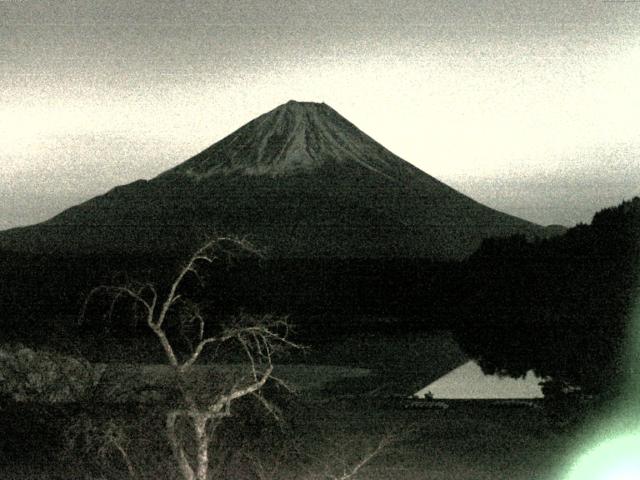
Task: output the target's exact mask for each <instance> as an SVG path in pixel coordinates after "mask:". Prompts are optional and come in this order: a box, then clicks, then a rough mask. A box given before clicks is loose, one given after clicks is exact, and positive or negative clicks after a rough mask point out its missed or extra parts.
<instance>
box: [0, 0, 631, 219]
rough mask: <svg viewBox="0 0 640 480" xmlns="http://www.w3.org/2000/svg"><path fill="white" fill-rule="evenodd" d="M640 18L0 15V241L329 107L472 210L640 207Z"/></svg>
mask: <svg viewBox="0 0 640 480" xmlns="http://www.w3.org/2000/svg"><path fill="white" fill-rule="evenodd" d="M639 82H640V1H634V0H626V1H598V0H584V1H581V0H570V1H569V0H567V1H559V0H555V1H544V0H531V1H515V0H514V1H504V0H503V1H498V0H485V1H483V0H476V1H474V2H468V1H467V0H450V1H445V0H437V1H429V2H425V1H422V0H421V1H418V0H415V1H414V0H411V1H408V0H407V1H387V2H383V1H365V0H351V1H348V0H347V1H344V0H343V1H335V2H330V1H323V2H320V1H318V2H308V1H291V0H288V1H266V0H254V1H249V0H245V1H234V2H215V1H211V2H199V1H189V2H177V1H176V2H170V1H145V2H141V1H132V0H126V1H125V0H108V1H102V0H79V1H73V2H65V1H59V0H55V1H39V0H14V1H3V2H0V228H8V227H11V226H15V225H23V224H29V223H34V222H36V221H41V220H44V219H46V218H48V217H50V216H52V215H53V214H55V213H57V212H59V211H60V210H62V209H63V208H66V207H69V206H71V205H73V204H76V203H78V202H79V201H82V200H85V199H87V198H90V197H92V196H94V195H96V194H100V193H103V192H104V191H106V190H108V189H110V188H111V187H113V186H115V185H118V184H122V183H128V182H131V181H133V180H136V179H138V178H150V177H152V176H155V175H156V174H158V173H160V172H162V171H164V170H166V169H167V168H169V167H171V166H174V165H176V164H178V163H180V162H182V161H184V160H186V159H187V158H188V157H190V156H192V155H194V154H195V153H197V152H198V151H200V150H202V149H203V148H205V147H206V146H208V145H210V144H211V143H214V142H215V141H217V140H219V139H221V138H222V137H223V136H225V135H226V134H228V133H230V132H231V131H233V130H235V129H236V128H238V127H240V126H241V125H242V124H244V123H246V122H247V121H249V120H251V119H252V118H254V117H255V116H257V115H259V114H261V113H264V112H266V111H268V110H271V109H272V108H274V107H276V106H277V105H279V104H281V103H284V102H286V101H287V100H289V99H296V100H305V101H319V102H326V103H328V104H329V105H331V106H332V107H333V108H335V109H336V110H337V111H338V112H340V113H341V114H342V115H343V116H345V117H346V118H347V119H349V120H350V121H351V122H353V123H354V124H356V125H357V126H358V127H359V128H361V129H362V130H364V131H365V132H366V133H368V134H369V135H370V136H372V137H373V138H374V139H376V140H378V141H379V142H380V143H382V144H383V145H385V146H386V147H387V148H389V149H390V150H391V151H393V152H394V153H396V154H398V155H399V156H401V157H403V158H404V159H406V160H407V161H409V162H411V163H413V164H414V165H416V166H418V167H419V168H421V169H422V170H424V171H426V172H427V173H429V174H431V175H433V176H435V177H437V178H439V179H440V180H442V181H444V182H445V183H448V184H449V185H451V186H453V187H455V188H457V189H458V190H460V191H462V192H464V193H466V194H468V195H470V196H472V197H473V198H475V199H477V200H479V201H481V202H483V203H485V204H487V205H489V206H492V207H494V208H498V209H499V210H502V211H506V212H508V213H512V214H515V215H518V216H521V217H523V218H526V219H528V220H532V221H535V222H539V223H543V224H549V223H563V224H565V225H572V224H575V223H576V222H579V221H589V219H590V217H591V215H592V214H593V213H594V212H595V211H596V210H598V209H600V208H602V207H605V206H608V205H611V204H616V203H619V202H620V201H621V200H623V199H624V198H629V197H631V196H632V195H634V194H640V187H639V185H640V127H639V126H640V88H638V84H639Z"/></svg>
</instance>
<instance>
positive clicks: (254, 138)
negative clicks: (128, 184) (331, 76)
mask: <svg viewBox="0 0 640 480" xmlns="http://www.w3.org/2000/svg"><path fill="white" fill-rule="evenodd" d="M398 162H401V163H405V162H404V161H403V160H401V159H399V158H398V157H396V156H395V155H393V154H392V153H391V152H389V151H388V150H386V149H385V148H384V147H382V145H380V144H378V143H377V142H375V141H374V140H373V139H371V138H370V137H368V136H367V135H365V134H364V133H363V132H361V131H360V130H359V129H358V128H357V127H355V126H354V125H353V124H352V123H351V122H349V121H348V120H346V119H345V118H344V117H343V116H341V115H340V114H339V113H338V112H336V111H335V110H334V109H333V108H331V107H330V106H328V105H327V104H325V103H316V102H299V101H296V100H289V101H288V102H286V103H284V104H282V105H280V106H278V107H276V108H274V109H273V110H271V111H269V112H267V113H265V114H263V115H261V116H259V117H257V118H256V119H254V120H252V121H251V122H249V123H247V124H246V125H244V126H243V127H241V128H239V129H238V130H236V131H235V132H233V133H231V134H230V135H228V136H227V137H225V138H223V139H222V140H220V141H219V142H217V143H215V144H214V145H212V146H211V147H209V148H207V149H206V150H204V151H203V152H201V153H199V154H198V155H196V156H195V157H192V158H191V159H189V160H187V161H186V162H184V163H182V164H181V165H178V166H177V167H175V168H174V169H172V170H170V171H169V172H167V174H168V173H171V174H182V175H186V176H189V177H192V178H199V179H201V178H206V177H210V176H214V175H231V174H233V175H238V174H240V175H252V176H253V175H268V176H272V177H278V176H283V175H292V174H308V173H311V172H313V171H317V170H319V169H322V168H325V167H329V168H331V169H332V171H334V172H335V171H336V169H340V168H343V167H346V168H349V169H353V168H362V167H364V168H366V169H368V170H370V171H374V172H378V173H383V174H384V175H385V176H394V173H396V170H397V163H398Z"/></svg>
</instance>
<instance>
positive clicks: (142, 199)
mask: <svg viewBox="0 0 640 480" xmlns="http://www.w3.org/2000/svg"><path fill="white" fill-rule="evenodd" d="M201 231H208V232H218V233H222V234H237V235H241V236H245V235H246V236H248V237H249V238H250V239H252V240H253V241H254V242H255V243H257V244H258V245H260V246H263V247H266V248H267V249H268V252H269V253H270V254H271V255H272V256H275V257H340V258H377V257H387V258H389V257H391V258H396V257H422V258H432V259H437V260H442V259H460V258H463V257H465V256H467V255H469V254H470V253H472V252H473V251H474V250H475V249H476V248H477V247H478V246H479V244H480V242H481V240H482V239H483V238H487V237H490V236H505V235H512V234H525V235H527V236H546V231H545V229H544V228H543V227H541V226H538V225H535V224H533V223H530V222H527V221H525V220H522V219H519V218H517V217H513V216H511V215H507V214H504V213H501V212H498V211H496V210H493V209H491V208H489V207H486V206H484V205H481V204H480V203H478V202H476V201H474V200H472V199H471V198H469V197H467V196H465V195H463V194H461V193H459V192H457V191H455V190H454V189H452V188H450V187H448V186H447V185H445V184H444V183H442V182H440V181H438V180H436V179H435V178H433V177H431V176H430V175H428V174H426V173H424V172H422V171H421V170H419V169H417V168H416V167H414V166H412V165H411V164H409V163H408V162H406V161H404V160H402V159H401V158H399V157H398V156H396V155H394V154H393V153H391V152H390V151H389V150H387V149H386V148H384V147H383V146H382V145H380V144H379V143H377V142H375V141H374V140H373V139H371V138H370V137H369V136H367V135H366V134H365V133H363V132H362V131H360V130H359V129H358V128H357V127H356V126H354V125H353V124H352V123H350V122H349V121H348V120H346V119H345V118H344V117H342V116H341V115H340V114H338V113H337V112H336V111H335V110H334V109H332V108H331V107H329V106H328V105H325V104H324V103H311V102H295V101H290V102H287V103H286V104H283V105H281V106H279V107H277V108H275V109H274V110H271V111H270V112H267V113H265V114H264V115H261V116H259V117H257V118H256V119H254V120H252V121H250V122H249V123H247V124H246V125H244V126H243V127H241V128H240V129H238V130H236V131H234V132H233V133H231V134H230V135H228V136H227V137H225V138H223V139H222V140H220V141H219V142H217V143H215V144H214V145H212V146H211V147H209V148H207V149H206V150H204V151H202V152H201V153H199V154H197V155H195V156H194V157H192V158H190V159H189V160H187V161H185V162H184V163H181V164H179V165H177V166H176V167H174V168H172V169H170V170H168V171H166V172H164V173H162V174H161V175H159V176H157V177H155V178H153V179H151V180H149V181H146V180H138V181H136V182H133V183H131V184H128V185H124V186H120V187H116V188H114V189H112V190H111V191H109V192H107V193H106V194H104V195H101V196H98V197H95V198H93V199H91V200H89V201H87V202H85V203H82V204H80V205H77V206H75V207H72V208H69V209H67V210H65V211H64V212H62V213H60V214H59V215H57V216H55V217H53V218H52V219H50V220H48V221H46V222H43V223H40V224H37V225H34V226H30V227H22V228H16V229H12V230H8V231H5V232H0V247H1V248H5V249H11V250H19V251H31V252H80V253H96V252H98V253H99V252H110V253H116V254H117V253H118V252H149V251H164V250H170V251H176V250H177V251H179V250H181V249H183V248H185V246H186V245H191V244H192V243H193V240H194V234H195V233H197V232H201Z"/></svg>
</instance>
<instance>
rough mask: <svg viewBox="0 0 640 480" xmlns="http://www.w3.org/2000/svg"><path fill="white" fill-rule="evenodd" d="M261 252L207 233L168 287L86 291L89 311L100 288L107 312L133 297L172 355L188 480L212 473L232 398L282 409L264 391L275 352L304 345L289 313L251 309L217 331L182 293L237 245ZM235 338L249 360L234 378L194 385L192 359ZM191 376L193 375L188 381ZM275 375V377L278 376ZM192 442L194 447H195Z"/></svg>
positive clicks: (177, 445)
mask: <svg viewBox="0 0 640 480" xmlns="http://www.w3.org/2000/svg"><path fill="white" fill-rule="evenodd" d="M234 251H235V252H244V253H250V254H259V252H258V251H257V249H256V248H255V247H254V246H253V245H252V244H250V243H249V242H247V241H246V240H242V239H238V238H234V237H215V238H212V239H210V240H208V241H206V242H205V243H204V244H203V245H202V246H201V247H200V248H198V249H197V250H196V251H195V252H194V253H193V255H192V256H191V257H190V258H189V259H188V261H187V262H186V264H184V265H183V266H182V267H181V268H180V269H179V271H178V273H177V275H176V276H175V277H174V278H173V280H172V282H171V284H170V285H169V287H168V289H167V291H166V293H164V294H161V293H160V291H159V289H158V288H156V286H155V285H153V284H151V283H136V282H128V283H127V284H124V285H117V286H107V285H102V286H99V287H96V288H94V289H93V290H92V291H91V292H90V293H89V294H88V296H87V298H86V300H85V303H84V307H83V309H82V314H81V318H84V317H85V315H86V312H87V307H88V306H89V304H90V302H91V301H92V300H93V299H94V297H96V296H97V295H106V296H107V298H108V299H109V301H110V304H109V312H108V314H109V315H110V316H111V315H113V312H114V309H115V307H116V304H117V303H118V302H120V301H124V300H128V301H130V302H132V304H133V305H134V306H135V307H137V308H138V309H139V311H140V312H141V317H142V319H143V321H144V322H146V325H147V326H148V327H149V329H150V330H151V331H152V332H153V333H154V334H155V337H156V338H157V340H158V342H159V344H160V345H161V347H162V350H163V352H164V356H165V358H166V361H167V363H168V364H169V365H170V366H171V367H172V368H173V371H174V372H175V379H176V383H177V385H178V386H179V390H180V391H181V397H182V398H181V399H180V402H178V404H177V405H176V406H175V408H173V407H172V408H171V409H170V410H169V411H168V412H167V415H166V432H167V436H168V439H169V442H170V444H171V448H172V451H173V455H174V457H175V461H176V462H177V466H178V470H179V472H180V475H181V477H182V478H183V479H184V480H207V479H208V478H209V475H210V465H209V464H210V459H209V446H210V443H211V441H212V435H213V432H214V430H215V428H216V426H217V425H219V423H220V422H221V421H222V420H223V419H224V418H227V417H230V416H231V415H232V413H233V412H232V404H233V403H234V402H235V401H237V400H239V399H241V398H243V397H247V396H253V397H255V398H257V399H258V400H259V401H260V402H261V403H262V405H264V406H265V407H266V408H267V410H268V411H269V412H270V413H271V414H273V415H276V416H277V415H278V412H277V409H276V408H275V406H274V405H272V404H271V403H270V402H269V401H268V400H267V399H265V398H264V397H263V396H262V395H261V389H262V388H263V387H264V386H265V384H266V383H267V382H268V381H269V380H270V379H275V377H274V376H273V355H274V353H276V352H277V351H278V350H280V349H282V348H287V347H292V348H299V346H298V345H297V344H295V343H294V342H292V341H291V340H289V339H288V334H289V324H288V322H287V320H286V318H282V317H276V316H271V315H264V316H259V317H255V316H251V315H246V314H241V315H239V316H237V317H236V318H235V319H233V320H232V321H231V322H229V323H218V324H217V325H216V327H217V328H216V329H215V333H213V334H208V333H207V332H209V331H210V330H211V328H209V327H210V325H209V324H208V320H209V319H207V318H205V317H206V315H205V314H203V312H202V309H201V308H200V305H199V304H197V303H193V302H191V301H189V300H188V299H187V298H183V294H182V293H181V288H182V287H183V286H184V285H183V284H184V283H185V280H186V278H187V277H188V276H194V277H196V278H198V279H199V280H200V281H201V279H200V273H199V268H201V267H202V266H203V265H206V264H212V263H214V262H216V261H218V260H220V259H222V258H223V257H225V256H227V255H230V254H231V253H232V252H234ZM170 317H171V318H172V321H173V322H176V321H177V323H178V326H179V330H180V332H181V336H182V338H183V339H184V338H186V339H188V342H187V343H188V344H189V345H190V348H188V349H187V351H186V352H183V351H180V349H178V348H177V347H176V344H177V342H176V340H175V339H174V340H173V342H172V338H173V337H172V336H171V335H169V334H168V323H169V318H170ZM229 343H235V344H236V345H237V346H238V347H239V349H240V350H241V351H242V352H243V353H244V355H245V357H246V368H243V369H242V372H241V374H239V375H236V376H235V378H234V379H233V381H232V382H231V383H224V382H223V384H221V385H219V386H218V387H219V388H218V389H217V391H216V392H215V393H211V391H210V390H209V391H207V392H206V394H201V392H198V389H197V388H194V385H193V381H192V380H193V379H192V378H191V377H190V374H191V373H192V370H193V367H194V365H195V364H196V362H197V361H198V359H199V358H200V357H201V355H202V354H203V352H204V351H205V349H207V348H209V349H210V350H212V353H213V358H214V359H215V358H216V354H217V352H218V350H219V349H220V347H221V346H222V345H225V344H229ZM190 380H191V381H190ZM276 380H277V379H276ZM179 424H183V425H187V426H189V427H190V431H191V439H188V440H189V441H187V440H186V439H185V438H184V435H180V431H179V428H178V426H179ZM189 447H191V448H189Z"/></svg>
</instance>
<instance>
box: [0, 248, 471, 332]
mask: <svg viewBox="0 0 640 480" xmlns="http://www.w3.org/2000/svg"><path fill="white" fill-rule="evenodd" d="M179 265H180V259H178V258H176V257H172V256H166V255H160V254H156V255H147V256H123V255H120V256H102V257H93V256H63V257H59V256H49V255H25V254H16V253H13V252H0V268H2V271H3V275H2V278H1V279H0V289H1V290H0V291H1V298H2V305H1V307H0V308H1V310H2V312H1V314H2V322H3V323H4V324H5V325H6V326H7V327H10V328H5V329H3V330H4V331H5V334H9V331H11V332H13V333H14V334H16V335H17V334H20V335H22V336H23V337H24V338H23V340H28V339H29V338H30V337H32V338H33V339H34V340H36V339H38V338H40V337H42V338H43V339H44V340H46V339H47V338H49V339H50V338H51V335H53V337H55V336H56V335H55V329H56V328H63V327H62V326H61V325H58V326H56V325H55V322H54V321H52V320H51V319H55V318H61V317H67V318H70V317H73V316H77V315H78V314H79V312H80V311H81V308H82V304H83V301H84V299H85V297H86V295H87V293H88V292H89V291H90V290H91V288H93V287H94V286H97V285H101V284H102V285H113V284H121V283H123V282H126V281H127V280H138V281H145V282H146V281H151V282H152V283H154V284H155V285H167V283H168V282H169V279H170V278H172V275H174V274H175V272H176V270H177V268H178V266H179ZM201 272H202V273H203V275H202V276H203V281H204V288H202V287H201V286H200V284H199V283H198V282H197V280H196V279H195V278H191V279H190V281H189V282H187V283H186V284H185V294H186V295H188V296H189V297H190V298H191V299H192V300H195V301H198V302H200V303H201V304H202V305H204V306H205V308H206V311H207V313H209V314H211V315H213V316H227V315H233V314H235V313H237V312H238V311H239V310H241V309H244V310H246V311H250V312H253V313H276V314H282V315H289V316H290V318H291V320H292V322H293V323H294V324H295V325H297V327H298V328H297V330H298V332H297V333H298V335H299V338H300V340H301V341H322V340H323V339H325V338H330V337H332V336H333V335H343V334H349V333H359V332H377V333H395V332H404V333H406V332H407V331H412V330H416V331H425V330H428V331H433V330H439V329H443V328H445V329H446V328H449V327H450V326H451V321H452V318H451V311H452V308H453V307H454V306H455V305H456V304H458V303H459V299H460V295H461V294H462V290H461V289H460V285H461V280H462V278H463V277H464V274H463V273H462V272H461V270H460V266H459V264H457V263H453V262H452V263H434V262H430V261H427V260H422V259H393V260H379V259H355V260H344V259H269V258H266V259H256V258H240V259H235V260H232V261H231V262H227V261H222V260H221V261H220V263H219V264H218V265H214V266H208V265H203V268H202V269H201ZM105 307H106V305H95V307H94V309H93V311H92V312H90V315H89V316H90V317H91V318H92V319H93V324H94V326H96V327H98V326H99V324H100V320H99V318H100V317H101V316H102V314H103V313H104V311H106V308H105ZM101 309H102V311H101ZM130 313H131V312H126V311H121V312H117V314H116V315H115V317H114V319H112V322H111V323H110V330H111V331H118V330H124V331H126V332H123V333H126V335H127V336H131V335H132V334H134V332H132V330H131V322H129V321H128V320H127V314H129V316H130ZM98 330H99V329H98ZM142 330H143V331H144V329H142ZM141 334H142V332H141Z"/></svg>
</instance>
